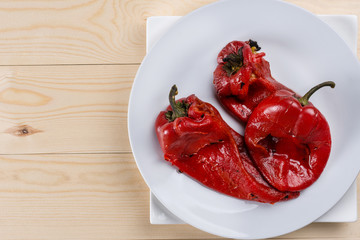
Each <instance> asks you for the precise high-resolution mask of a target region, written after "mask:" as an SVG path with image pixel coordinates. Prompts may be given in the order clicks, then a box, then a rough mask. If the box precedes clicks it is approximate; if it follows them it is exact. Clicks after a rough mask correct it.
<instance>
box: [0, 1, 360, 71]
mask: <svg viewBox="0 0 360 240" xmlns="http://www.w3.org/2000/svg"><path fill="white" fill-rule="evenodd" d="M214 1H215V0H191V1H190V0H187V1H170V0H150V1H141V0H136V1H134V0H119V1H117V0H106V1H100V0H77V1H70V0H66V1H40V0H39V1H31V2H29V1H27V0H18V1H10V0H7V1H1V2H0V22H1V25H0V65H39V64H103V63H140V62H141V60H142V58H143V56H144V55H145V25H146V24H145V22H146V18H147V17H150V16H159V15H160V16H161V15H162V16H167V15H169V16H173V15H175V16H183V15H186V14H187V13H189V12H191V11H193V10H195V9H197V8H199V7H201V6H203V5H206V4H208V3H212V2H214ZM288 2H291V3H295V4H297V5H299V6H301V7H304V8H305V9H307V10H310V11H312V12H314V13H316V14H334V13H335V14H357V15H358V16H359V15H360V2H359V1H357V0H346V1H334V0H331V1H328V0H316V1H301V0H289V1H288ZM359 32H360V31H359Z"/></svg>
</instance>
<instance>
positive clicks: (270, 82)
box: [213, 40, 291, 123]
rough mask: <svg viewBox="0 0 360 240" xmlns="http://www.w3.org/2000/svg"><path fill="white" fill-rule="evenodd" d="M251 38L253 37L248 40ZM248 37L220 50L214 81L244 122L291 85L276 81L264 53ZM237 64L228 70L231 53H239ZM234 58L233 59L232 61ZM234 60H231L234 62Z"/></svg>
mask: <svg viewBox="0 0 360 240" xmlns="http://www.w3.org/2000/svg"><path fill="white" fill-rule="evenodd" d="M249 41H250V40H249ZM249 41H246V42H243V41H232V42H230V43H228V44H227V45H226V46H225V47H224V48H223V49H222V50H221V51H220V53H219V54H218V57H217V62H218V66H217V67H216V69H215V71H214V74H213V75H214V80H213V84H214V86H215V89H216V93H217V96H218V98H219V100H220V102H221V103H222V105H223V106H224V107H225V108H227V109H228V110H229V112H231V113H232V114H233V115H234V116H235V117H237V118H238V119H239V120H240V121H241V122H243V123H246V122H247V120H248V118H249V116H250V115H251V113H252V111H253V109H254V108H255V107H256V106H257V105H258V104H259V103H260V102H261V101H262V100H263V99H265V98H266V97H268V96H270V95H271V94H272V93H274V92H275V91H277V90H280V89H287V90H289V91H291V90H290V89H288V88H287V87H285V86H284V85H282V84H281V83H279V82H277V81H276V80H275V79H274V78H273V77H272V76H271V72H270V64H269V62H268V61H266V60H265V59H264V56H265V53H263V52H257V51H255V50H254V49H253V47H251V46H250V43H249ZM239 54H240V55H241V60H239V59H235V60H239V62H238V64H239V65H236V64H233V65H232V67H233V71H229V67H226V66H225V65H226V64H229V61H231V60H229V56H231V55H233V56H239ZM233 62H234V61H233ZM233 62H231V63H233Z"/></svg>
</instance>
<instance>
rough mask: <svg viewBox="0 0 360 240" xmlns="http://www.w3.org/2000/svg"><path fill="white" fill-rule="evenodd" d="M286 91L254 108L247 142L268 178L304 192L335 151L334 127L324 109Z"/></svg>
mask: <svg viewBox="0 0 360 240" xmlns="http://www.w3.org/2000/svg"><path fill="white" fill-rule="evenodd" d="M298 99H299V97H298V96H296V95H294V94H293V93H292V92H289V91H286V90H280V91H277V92H276V93H275V94H273V95H272V96H270V97H268V98H267V99H265V100H264V101H262V102H261V103H260V104H259V105H258V106H257V107H256V108H255V109H254V111H253V113H252V115H251V116H250V118H249V121H248V123H247V125H246V128H245V141H246V145H247V147H248V149H249V152H250V154H251V156H252V159H253V160H254V162H255V163H256V165H257V166H258V169H259V170H260V172H261V173H262V174H263V176H264V177H265V179H266V180H267V181H268V182H269V183H270V184H271V185H272V186H273V187H275V188H276V189H278V190H280V191H300V190H303V189H305V188H307V187H309V186H310V185H311V184H313V183H314V182H315V181H316V180H317V179H318V178H319V177H320V175H321V173H322V172H323V170H324V168H325V166H326V163H327V161H328V158H329V155H330V150H331V135H330V128H329V125H328V123H327V121H326V119H325V117H324V116H323V115H322V114H321V113H320V111H319V110H318V109H317V108H315V107H314V106H313V104H312V103H310V102H309V103H308V104H307V105H306V106H302V104H301V103H300V102H299V100H298Z"/></svg>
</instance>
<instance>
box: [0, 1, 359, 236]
mask: <svg viewBox="0 0 360 240" xmlns="http://www.w3.org/2000/svg"><path fill="white" fill-rule="evenodd" d="M210 2H214V0H187V1H181V0H177V1H171V0H149V1H147V0H117V1H110V0H109V1H105V0H104V1H97V0H77V1H72V0H64V1H42V0H38V1H25V0H18V1H1V2H0V22H1V24H0V77H1V78H0V132H1V134H0V180H1V181H0V206H1V208H0V239H1V240H3V239H26V240H30V239H47V240H49V239H88V240H89V239H212V238H218V237H216V236H213V235H210V234H208V233H204V232H202V231H200V230H197V229H195V228H193V227H191V226H188V225H156V226H155V225H150V223H149V189H148V187H147V186H146V184H145V182H144V181H143V179H142V177H141V175H140V173H139V171H138V169H137V167H136V164H135V162H134V159H133V156H132V153H131V149H130V145H129V140H128V135H127V105H128V98H129V94H130V89H131V86H132V82H133V79H134V76H135V74H136V71H137V69H138V67H139V64H140V62H141V60H142V59H143V57H144V55H145V21H146V18H147V17H149V16H171V15H179V16H181V15H185V14H187V13H189V12H190V11H192V10H194V9H196V8H198V7H201V6H203V5H205V4H208V3H210ZM289 2H292V3H295V4H297V5H299V6H301V7H303V8H305V9H308V10H310V11H312V12H313V13H316V14H354V15H357V16H358V17H359V16H360V1H358V0H346V1H338V0H331V1H330V0H303V1H301V0H290V1H289ZM359 33H360V31H359ZM358 55H359V51H358ZM145 121H146V119H145ZM358 186H360V184H358ZM358 192H359V188H358ZM358 195H360V193H359V194H358ZM280 238H281V239H360V221H357V222H355V223H314V224H310V225H309V226H307V227H305V228H303V229H301V230H298V231H296V232H293V233H291V234H288V235H284V236H281V237H280Z"/></svg>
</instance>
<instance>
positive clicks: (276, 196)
mask: <svg viewBox="0 0 360 240" xmlns="http://www.w3.org/2000/svg"><path fill="white" fill-rule="evenodd" d="M176 94H177V89H176V87H175V86H173V88H172V89H171V91H170V95H169V101H170V106H169V107H168V108H167V110H166V111H162V112H160V114H159V115H158V117H157V119H156V122H155V129H156V134H157V137H158V140H159V143H160V146H161V148H162V150H163V153H164V158H165V160H167V161H169V162H170V163H171V164H172V165H174V166H176V167H177V168H178V169H179V171H180V172H182V173H185V174H187V175H189V176H190V177H192V178H194V179H196V180H197V181H199V182H200V183H202V184H204V185H205V186H207V187H210V188H212V189H214V190H216V191H219V192H221V193H224V194H227V195H230V196H233V197H236V198H240V199H246V200H254V201H259V202H266V203H275V202H278V201H281V200H287V199H292V198H295V197H297V196H298V195H299V193H297V192H296V193H289V192H281V191H278V190H276V189H275V188H273V187H271V186H270V185H269V184H268V183H267V182H266V181H265V180H264V179H263V178H262V176H261V174H260V173H259V172H258V171H257V169H256V167H255V166H254V165H253V163H252V161H251V160H250V158H249V157H248V155H247V152H246V149H245V147H244V141H243V137H242V136H241V135H239V134H238V133H236V132H235V131H234V130H232V129H231V128H230V127H229V126H228V125H227V124H226V123H225V122H224V121H223V119H222V118H221V116H220V114H219V112H218V111H217V110H216V109H215V107H213V106H212V105H211V104H209V103H206V102H203V101H201V100H200V99H198V98H197V97H196V96H195V95H191V96H189V97H187V98H183V99H180V100H178V101H175V95H176Z"/></svg>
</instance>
